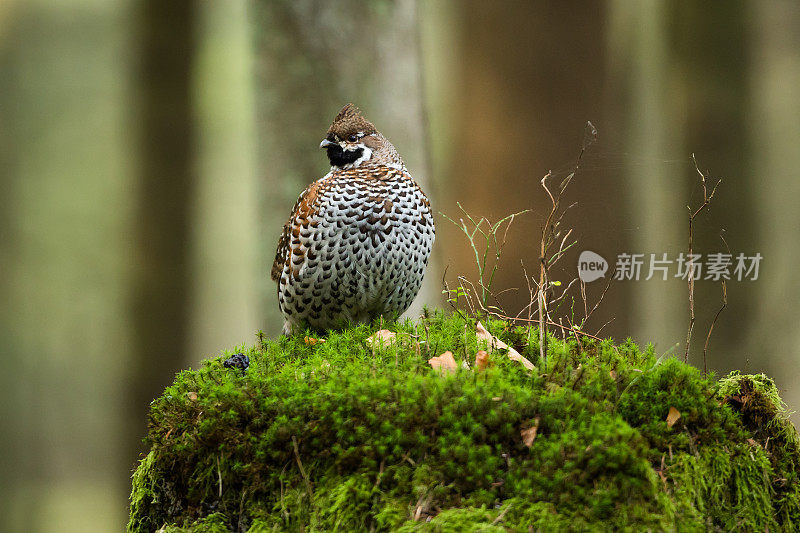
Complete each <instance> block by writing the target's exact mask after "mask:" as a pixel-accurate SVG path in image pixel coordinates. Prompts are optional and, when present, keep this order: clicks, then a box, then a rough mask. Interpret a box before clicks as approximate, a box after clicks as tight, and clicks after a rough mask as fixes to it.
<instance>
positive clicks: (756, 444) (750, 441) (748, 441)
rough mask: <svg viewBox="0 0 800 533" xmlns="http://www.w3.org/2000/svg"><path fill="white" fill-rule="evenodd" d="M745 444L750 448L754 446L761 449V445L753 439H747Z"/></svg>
mask: <svg viewBox="0 0 800 533" xmlns="http://www.w3.org/2000/svg"><path fill="white" fill-rule="evenodd" d="M747 443H748V444H749V445H750V446H755V447H756V448H760V447H761V445H760V444H759V443H758V441H756V440H755V439H747Z"/></svg>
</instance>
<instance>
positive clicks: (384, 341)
mask: <svg viewBox="0 0 800 533" xmlns="http://www.w3.org/2000/svg"><path fill="white" fill-rule="evenodd" d="M395 342H397V333H394V332H393V331H389V330H388V329H382V330H379V331H376V332H375V333H374V334H373V335H372V336H370V337H367V338H366V343H367V344H368V345H369V346H370V348H383V347H388V346H391V345H392V344H394V343H395Z"/></svg>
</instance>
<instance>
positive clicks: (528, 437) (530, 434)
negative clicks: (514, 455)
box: [519, 416, 539, 448]
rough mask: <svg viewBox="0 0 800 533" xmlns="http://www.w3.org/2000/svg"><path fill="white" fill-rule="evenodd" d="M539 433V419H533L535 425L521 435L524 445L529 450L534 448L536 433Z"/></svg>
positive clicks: (521, 432) (524, 430)
mask: <svg viewBox="0 0 800 533" xmlns="http://www.w3.org/2000/svg"><path fill="white" fill-rule="evenodd" d="M537 431H539V417H538V416H537V417H536V418H534V419H533V425H532V426H531V427H529V428H526V429H523V430H521V431H520V432H519V433H520V435H522V443H523V444H525V446H527V447H528V448H530V447H531V446H533V441H534V440H536V432H537Z"/></svg>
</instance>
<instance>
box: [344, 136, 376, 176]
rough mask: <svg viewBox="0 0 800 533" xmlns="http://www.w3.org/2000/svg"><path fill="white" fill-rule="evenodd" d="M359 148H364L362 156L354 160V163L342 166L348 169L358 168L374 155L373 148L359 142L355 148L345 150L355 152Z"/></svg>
mask: <svg viewBox="0 0 800 533" xmlns="http://www.w3.org/2000/svg"><path fill="white" fill-rule="evenodd" d="M359 148H361V150H363V151H362V152H361V157H359V158H358V159H356V160H355V161H353V162H352V163H350V164H348V165H344V166H343V167H342V168H343V169H345V170H347V169H350V168H356V167H357V166H359V165H360V164H361V163H363V162H365V161H369V160H370V158H371V157H372V149H371V148H368V147H367V145H365V144H364V143H358V144H357V145H356V146H355V149H353V150H345V151H347V152H355V151H356V150H358V149H359Z"/></svg>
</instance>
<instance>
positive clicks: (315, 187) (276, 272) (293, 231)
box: [271, 178, 325, 281]
mask: <svg viewBox="0 0 800 533" xmlns="http://www.w3.org/2000/svg"><path fill="white" fill-rule="evenodd" d="M324 182H325V178H323V179H321V180H317V181H315V182H314V183H312V184H311V185H309V186H308V187H307V188H306V190H304V191H303V193H302V194H301V195H300V197H299V198H298V199H297V202H295V204H294V207H293V208H292V212H291V213H290V214H289V220H288V221H287V222H286V224H284V225H283V231H281V236H280V238H279V239H278V248H277V250H276V251H275V261H274V262H273V263H272V273H271V277H272V280H273V281H279V280H280V278H281V273H282V272H283V268H284V266H285V265H287V264H288V265H290V266H291V265H292V263H291V259H292V250H293V249H294V250H295V254H298V255H300V254H303V252H304V247H303V246H302V245H301V243H300V240H299V237H300V232H301V230H303V229H307V228H308V226H309V223H310V220H311V219H313V218H314V214H315V213H316V211H317V209H318V203H319V202H318V200H319V193H320V192H321V189H322V188H324ZM314 224H315V222H314ZM295 241H296V242H295Z"/></svg>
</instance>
